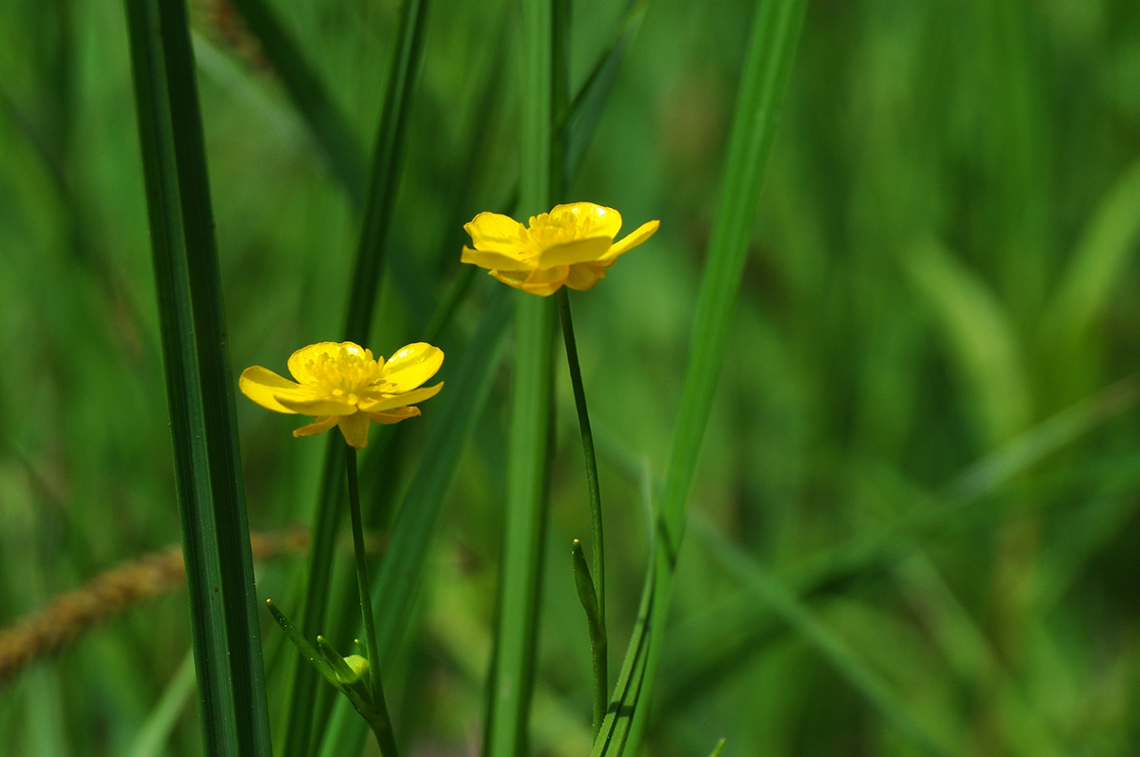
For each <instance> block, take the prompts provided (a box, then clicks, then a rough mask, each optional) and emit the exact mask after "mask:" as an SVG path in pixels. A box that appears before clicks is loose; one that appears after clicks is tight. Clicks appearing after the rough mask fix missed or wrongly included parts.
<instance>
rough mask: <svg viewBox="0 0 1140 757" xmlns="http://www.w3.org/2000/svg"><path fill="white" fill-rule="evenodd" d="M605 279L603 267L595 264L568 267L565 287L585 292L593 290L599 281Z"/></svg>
mask: <svg viewBox="0 0 1140 757" xmlns="http://www.w3.org/2000/svg"><path fill="white" fill-rule="evenodd" d="M605 277H606V268H605V266H601V265H598V264H596V263H594V264H591V263H580V264H578V265H572V266H570V275H569V276H567V277H566V286H568V287H570V288H571V289H577V290H578V291H579V292H585V291H587V290H590V289H593V288H594V285H595V284H597V283H598V282H599V281H600V280H601V279H604V278H605Z"/></svg>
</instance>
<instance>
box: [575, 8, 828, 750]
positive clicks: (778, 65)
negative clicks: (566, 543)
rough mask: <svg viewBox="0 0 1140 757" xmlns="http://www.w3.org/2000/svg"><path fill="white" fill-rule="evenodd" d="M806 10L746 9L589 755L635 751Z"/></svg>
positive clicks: (643, 724) (645, 712)
mask: <svg viewBox="0 0 1140 757" xmlns="http://www.w3.org/2000/svg"><path fill="white" fill-rule="evenodd" d="M806 9H807V3H806V0H782V1H780V0H767V1H766V2H761V3H759V5H758V8H757V10H756V16H755V21H754V25H753V28H752V34H751V39H750V41H749V49H748V53H747V57H746V59H745V66H744V77H743V80H742V82H741V88H740V92H739V94H738V95H737V102H736V113H735V116H734V118H733V125H732V133H731V136H730V139H729V148H728V155H727V159H726V163H725V165H726V168H725V175H724V179H723V184H722V186H721V197H720V204H719V206H718V209H717V216H716V221H715V224H714V227H713V233H712V239H711V241H710V243H709V256H708V261H707V263H706V265H705V275H704V278H703V280H702V283H701V293H700V299H699V301H698V304H697V313H696V318H695V320H694V323H693V330H692V336H691V337H690V356H689V365H688V369H687V372H686V376H685V388H684V393H683V394H682V398H681V407H680V411H679V414H678V419H677V424H676V427H675V429H674V432H673V445H672V449H671V451H670V456H669V467H668V470H667V471H666V478H665V487H664V491H663V498H662V507H661V511H660V513H659V515H658V518H657V521H656V527H655V528H654V538H655V547H654V550H653V557H654V566H653V567H652V569H651V575H650V576H647V582H646V597H647V600H646V602H647V606H648V615H647V617H646V618H645V621H644V623H639V626H638V628H637V629H635V632H634V636H633V638H632V639H631V640H630V645H629V649H628V650H627V652H626V661H625V664H624V665H623V671H622V673H623V676H625V675H626V674H627V673H628V674H629V676H630V678H631V679H633V681H632V683H631V685H629V686H628V687H627V689H626V690H623V689H622V687H621V686H619V688H618V689H617V690H615V692H614V697H613V699H612V701H611V703H610V707H609V713H608V714H607V716H606V721H605V723H604V724H603V728H602V733H601V734H600V735H599V737H598V740H597V741H596V742H595V744H594V750H593V755H594V757H601V756H602V755H615V756H616V755H621V754H624V753H625V750H626V749H627V748H629V749H630V753H631V754H637V753H638V750H639V749H640V744H641V735H642V733H643V731H644V727H645V719H646V715H647V708H646V707H638V703H639V701H640V699H641V693H642V691H643V690H646V691H648V690H650V689H651V687H652V682H653V677H654V670H655V668H656V665H657V660H658V658H659V656H660V649H661V641H662V639H663V638H664V632H665V619H666V616H667V614H668V608H669V599H670V595H671V592H672V582H673V571H674V569H675V564H676V555H677V549H678V547H679V546H680V540H681V537H682V534H683V532H684V525H685V512H686V509H687V506H688V502H689V498H690V497H691V495H692V489H693V485H694V480H695V476H696V469H697V462H698V458H699V455H700V449H701V443H702V440H703V438H704V431H705V427H706V425H707V423H708V417H709V412H710V410H711V408H712V402H713V396H714V393H715V391H716V384H717V378H718V377H719V375H720V366H721V362H722V359H723V357H724V352H725V349H726V347H727V344H728V335H729V329H730V327H731V324H732V314H733V311H734V309H735V304H736V295H737V292H738V290H739V288H740V280H741V276H742V274H743V271H744V261H745V259H746V257H747V253H748V242H749V239H750V238H751V235H752V223H753V219H754V218H755V215H756V207H757V205H758V204H759V201H760V191H761V189H762V187H763V180H764V174H765V173H766V170H767V166H768V157H769V155H770V154H771V150H772V143H773V141H774V139H775V135H776V124H777V122H778V119H779V113H780V109H781V106H782V104H783V99H784V93H785V91H786V90H787V85H788V80H789V78H790V76H791V69H792V62H793V60H794V59H795V52H796V48H797V46H798V43H799V36H800V30H801V28H802V26H803V19H804V13H805V11H806ZM639 678H640V679H642V680H640V681H638V680H637V679H639ZM623 732H625V735H623Z"/></svg>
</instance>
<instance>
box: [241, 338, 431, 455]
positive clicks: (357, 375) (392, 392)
mask: <svg viewBox="0 0 1140 757" xmlns="http://www.w3.org/2000/svg"><path fill="white" fill-rule="evenodd" d="M441 365H443V350H441V349H439V348H438V347H433V346H431V345H430V344H427V343H426V342H416V343H415V344H409V345H408V346H406V347H403V348H401V349H400V350H399V351H398V352H397V353H396V354H395V355H393V356H392V357H391V358H390V359H389V360H388V362H386V363H385V362H384V358H382V357H381V358H380V359H379V360H374V359H373V358H372V350H366V349H364V348H363V347H361V346H360V345H358V344H354V343H352V342H340V343H339V344H338V343H337V342H321V343H320V344H310V345H309V346H308V347H302V348H301V349H299V350H297V351H296V352H294V353H293V355H292V356H291V357H290V358H289V372H290V373H292V374H293V378H295V379H297V381H298V382H300V383H296V382H293V381H290V380H289V379H286V378H282V377H281V376H278V375H277V374H276V373H274V372H273V371H271V370H269V369H267V368H262V367H261V366H260V365H255V366H253V367H252V368H246V369H245V370H244V371H242V374H241V379H240V380H239V382H238V385H239V386H240V387H241V391H242V394H244V395H245V396H246V397H249V398H250V399H251V400H253V401H254V402H256V403H257V404H259V405H261V406H262V407H265V408H268V409H270V410H275V411H276V412H278V413H291V414H297V413H300V414H302V415H312V416H316V419H317V422H316V423H312V424H310V425H308V426H303V427H301V428H299V429H297V430H296V431H294V432H293V436H312V435H313V434H323V433H324V432H326V431H328V430H329V429H330V428H332V427H333V426H340V431H341V433H342V434H344V440H345V441H346V442H348V443H349V444H350V445H352V446H353V447H355V448H356V449H363V448H364V446H365V445H367V444H368V428H369V424H371V423H399V422H400V421H402V420H405V419H406V418H415V417H416V416H417V415H419V414H420V409H419V408H418V407H414V405H415V403H417V402H422V401H423V400H426V399H428V398H429V397H434V396H435V395H436V394H437V393H438V392H439V390H440V389H441V388H443V382H440V383H438V384H436V385H435V386H428V387H420V385H421V384H422V383H424V382H425V381H427V380H428V379H430V378H431V377H432V376H434V375H435V372H436V371H438V370H439V367H440V366H441Z"/></svg>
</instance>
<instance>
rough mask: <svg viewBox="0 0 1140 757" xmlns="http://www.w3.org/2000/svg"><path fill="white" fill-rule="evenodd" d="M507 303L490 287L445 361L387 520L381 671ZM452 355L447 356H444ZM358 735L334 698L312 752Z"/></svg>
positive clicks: (492, 359) (340, 751) (357, 740)
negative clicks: (414, 461)
mask: <svg viewBox="0 0 1140 757" xmlns="http://www.w3.org/2000/svg"><path fill="white" fill-rule="evenodd" d="M511 305H512V302H511V297H510V292H508V291H506V288H505V287H496V289H495V291H494V292H493V293H492V295H491V297H490V298H489V300H488V303H487V308H486V310H485V312H484V314H483V318H482V320H481V321H480V324H479V327H478V328H477V330H476V332H475V334H474V336H472V338H471V341H470V342H469V343H468V345H467V348H466V351H465V352H464V354H463V355H462V357H461V358H460V359H459V361H458V363H457V364H453V365H456V366H457V367H456V368H455V370H454V372H453V373H449V374H448V377H447V386H446V387H445V388H444V391H443V392H442V393H441V394H440V396H439V400H442V406H441V407H439V408H438V415H436V411H434V410H433V411H432V413H431V414H430V416H432V417H434V420H433V426H432V430H431V433H430V434H429V436H428V440H427V442H426V444H425V445H424V451H423V455H422V457H421V462H420V465H419V468H418V469H417V470H416V473H415V476H414V477H413V479H412V482H411V484H410V485H409V487H408V491H407V494H406V495H405V496H404V501H403V504H402V505H401V507H400V510H399V515H398V516H397V518H396V522H395V524H394V525H393V528H392V539H391V546H390V547H389V549H388V552H387V554H385V555H384V561H383V564H382V565H381V567H380V575H379V578H378V579H377V580H376V582H375V586H374V588H373V591H372V599H373V602H374V603H375V606H376V614H377V619H376V620H377V623H376V642H377V647H378V649H379V657H380V660H379V665H380V668H381V671H382V672H383V671H386V670H388V669H390V666H391V665H392V662H393V657H394V654H395V651H396V649H397V646H398V644H399V642H400V640H401V638H402V637H403V635H404V633H405V631H406V630H407V624H408V620H409V616H410V614H411V608H412V604H413V602H414V600H415V596H416V590H417V588H418V586H419V583H420V575H421V573H422V572H423V566H424V562H425V560H426V559H427V553H428V547H429V545H430V542H431V537H432V534H433V533H434V531H435V524H436V522H437V521H438V519H439V514H440V512H441V511H442V509H443V503H444V500H445V498H446V496H447V492H448V490H449V489H450V488H451V484H452V482H453V481H454V479H455V475H456V472H457V470H458V467H459V461H460V458H461V457H462V454H463V451H464V449H465V448H466V446H467V441H468V440H469V439H470V438H471V434H472V432H473V431H474V428H475V423H476V421H477V420H478V418H479V415H480V414H481V413H482V411H483V407H484V405H485V404H486V401H487V395H488V393H489V392H490V389H491V381H492V379H493V378H494V375H495V371H496V370H497V368H498V366H499V363H500V361H501V355H502V347H503V344H504V336H505V334H506V330H507V329H506V326H507V323H509V320H510V310H511ZM454 359H455V358H454V357H453V356H450V355H449V357H448V360H449V361H451V360H454ZM425 415H429V414H428V413H425ZM341 446H343V442H342V444H341ZM365 735H366V731H365V727H364V723H363V722H362V721H361V720H360V719H359V718H357V717H356V716H355V715H354V714H353V713H352V712H351V711H350V710H349V709H348V708H347V707H346V706H344V705H343V704H342V703H338V704H337V705H336V709H335V710H334V712H333V715H332V717H331V718H330V721H329V726H328V729H327V731H326V733H325V735H324V738H323V740H322V742H321V749H320V752H319V753H320V754H321V755H322V756H323V757H338V756H339V755H344V754H357V753H359V749H360V746H361V745H362V744H363V741H364V737H365Z"/></svg>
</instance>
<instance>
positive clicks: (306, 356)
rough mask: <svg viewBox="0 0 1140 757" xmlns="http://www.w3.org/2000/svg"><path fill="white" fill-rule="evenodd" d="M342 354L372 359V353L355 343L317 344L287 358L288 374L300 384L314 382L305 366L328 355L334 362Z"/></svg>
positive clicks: (303, 348)
mask: <svg viewBox="0 0 1140 757" xmlns="http://www.w3.org/2000/svg"><path fill="white" fill-rule="evenodd" d="M342 352H343V353H347V354H349V355H353V354H356V355H361V356H366V357H367V358H368V359H369V360H371V359H372V352H371V351H370V350H366V349H364V348H363V347H361V346H360V345H359V344H357V343H356V342H317V343H316V344H310V345H309V346H308V347H302V348H301V349H299V350H297V351H296V352H294V353H293V354H292V355H290V356H289V363H288V365H289V372H290V373H292V374H293V378H295V379H297V380H298V381H300V382H301V383H302V384H306V383H309V382H312V381H316V379H315V378H314V377H313V375H312V374H311V373H309V370H308V368H306V367H305V366H306V364H307V363H308V362H309V361H311V360H317V359H318V358H320V356H321V355H328V356H329V358H330V359H332V360H335V359H336V358H337V357H339V356H340V355H341V354H342Z"/></svg>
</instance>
